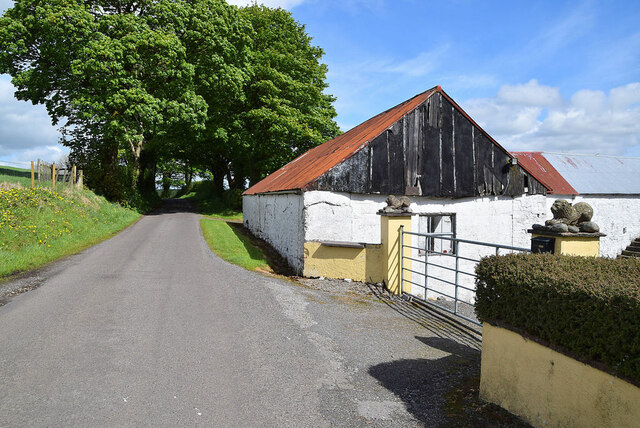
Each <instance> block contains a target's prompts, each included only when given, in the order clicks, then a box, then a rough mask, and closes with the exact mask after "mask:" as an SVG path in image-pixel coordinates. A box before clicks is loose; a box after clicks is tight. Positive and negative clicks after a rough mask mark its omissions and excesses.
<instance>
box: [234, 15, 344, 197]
mask: <svg viewBox="0 0 640 428" xmlns="http://www.w3.org/2000/svg"><path fill="white" fill-rule="evenodd" d="M241 12H242V16H243V17H245V18H246V19H247V20H248V21H249V22H250V23H251V26H252V27H253V30H254V35H253V40H252V41H253V44H252V50H251V52H252V56H251V68H250V72H251V77H250V80H249V82H248V84H247V86H246V88H245V94H246V100H245V104H244V106H243V111H242V112H241V114H240V115H239V117H240V119H241V125H242V126H241V127H240V129H239V130H238V132H237V134H236V135H235V137H236V139H235V140H234V141H233V147H234V150H233V156H232V159H231V162H232V164H233V165H232V169H233V172H234V173H235V175H236V177H235V182H236V184H238V185H242V184H244V178H248V179H249V181H250V182H251V183H255V182H257V181H259V180H261V179H262V178H264V177H265V176H266V175H267V174H269V173H271V172H273V171H274V170H276V169H278V168H280V167H281V166H282V165H283V164H285V163H287V162H289V161H291V160H292V159H293V158H295V157H296V156H298V155H300V154H302V153H304V152H305V151H307V150H308V149H310V148H312V147H314V146H316V145H318V144H321V143H323V142H325V141H327V140H328V139H330V138H333V137H335V136H336V135H337V134H338V133H339V128H338V126H337V125H336V123H335V121H334V120H333V118H334V117H335V116H336V111H335V109H334V108H333V105H332V103H333V101H334V100H335V98H334V97H333V96H331V95H328V94H326V93H325V92H324V91H325V89H326V88H327V84H326V82H325V80H326V74H327V66H326V65H325V64H323V63H322V62H321V59H322V56H323V54H324V52H323V50H322V49H321V48H319V47H317V46H314V45H313V44H312V41H311V37H309V35H308V34H307V33H306V31H305V27H304V25H301V24H300V23H298V22H296V21H295V19H294V18H293V17H292V16H291V14H290V13H289V12H287V11H286V10H283V9H270V8H267V7H265V6H258V5H253V6H249V7H246V8H243V9H242V10H241Z"/></svg>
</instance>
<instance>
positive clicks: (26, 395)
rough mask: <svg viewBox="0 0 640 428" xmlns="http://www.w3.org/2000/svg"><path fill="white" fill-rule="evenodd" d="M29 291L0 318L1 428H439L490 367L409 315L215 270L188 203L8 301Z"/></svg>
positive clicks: (428, 322)
mask: <svg viewBox="0 0 640 428" xmlns="http://www.w3.org/2000/svg"><path fill="white" fill-rule="evenodd" d="M33 284H41V286H40V287H38V288H37V289H35V290H33V291H30V292H28V293H24V294H21V295H19V296H16V297H14V298H12V299H11V300H9V301H8V303H7V304H6V305H5V306H3V307H0V426H195V425H198V426H296V427H302V426H313V427H317V426H422V425H427V426H438V425H441V424H444V423H451V419H450V418H451V414H450V412H449V411H448V410H447V408H448V407H447V405H448V400H451V393H452V391H454V390H455V389H456V387H457V385H459V384H461V383H464V382H467V380H468V378H470V377H474V376H477V371H478V366H479V363H478V361H479V351H478V349H479V341H478V339H477V337H473V335H467V334H461V333H460V331H459V330H458V329H456V328H454V329H449V330H447V327H446V326H445V327H444V329H443V328H441V327H442V326H440V324H439V319H438V318H432V317H431V316H430V315H428V314H427V315H425V314H424V313H421V311H416V310H415V309H412V308H410V307H408V306H407V307H404V306H403V305H402V303H399V302H394V301H388V300H384V299H380V298H376V297H375V296H372V295H366V293H364V294H363V293H361V294H358V293H349V292H346V293H345V292H344V290H342V291H340V290H317V289H314V288H311V287H308V286H304V285H301V284H295V283H292V282H289V281H285V280H281V279H276V278H270V277H266V276H262V275H259V274H257V273H253V272H248V271H246V270H244V269H242V268H239V267H237V266H234V265H231V264H229V263H227V262H225V261H223V260H221V259H219V258H218V257H217V256H215V255H214V254H213V253H212V252H211V251H210V250H209V248H208V247H207V245H206V243H205V241H204V239H203V238H202V235H201V232H200V227H199V215H197V214H196V213H194V212H190V211H189V208H188V205H185V204H184V203H183V202H180V201H170V202H168V203H167V204H166V205H165V207H164V209H163V210H161V211H159V212H158V213H156V214H155V215H148V216H145V217H143V218H142V219H141V220H140V221H139V222H137V223H136V224H134V225H133V226H132V227H130V228H128V229H127V230H125V231H124V232H122V233H120V234H119V235H117V236H116V237H114V238H112V239H110V240H108V241H105V242H103V243H102V244H99V245H97V246H95V247H92V248H90V249H89V250H86V251H84V252H83V253H81V254H78V255H76V256H73V257H70V258H67V259H65V260H63V261H61V262H58V263H55V264H53V265H51V266H49V267H48V268H45V269H43V270H41V271H39V272H36V273H35V274H31V275H27V276H26V277H24V278H22V279H19V280H16V281H14V282H12V283H8V284H4V285H3V286H2V288H3V289H7V288H11V287H13V288H16V287H20V286H27V287H29V286H33ZM327 284H330V283H327ZM338 285H339V284H338ZM351 286H353V284H349V285H345V287H351ZM346 290H347V291H348V289H346ZM447 397H449V398H447ZM453 422H454V423H455V420H454V421H453Z"/></svg>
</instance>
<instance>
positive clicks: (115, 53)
mask: <svg viewBox="0 0 640 428" xmlns="http://www.w3.org/2000/svg"><path fill="white" fill-rule="evenodd" d="M322 55H323V51H322V49H320V48H319V47H316V46H313V45H312V41H311V38H310V37H309V35H308V34H307V33H306V32H305V28H304V26H303V25H301V24H300V23H298V22H296V21H295V20H294V19H293V17H292V16H291V14H290V13H289V12H287V11H285V10H282V9H270V8H267V7H264V6H257V5H254V6H249V7H246V8H242V9H238V8H236V7H235V6H230V5H228V4H227V3H226V2H225V1H223V0H198V1H190V0H142V1H118V0H101V1H94V0H87V1H80V0H47V1H44V0H17V1H16V2H15V4H14V6H13V7H12V8H11V9H9V10H8V11H7V12H6V13H5V14H4V15H3V16H2V17H1V18H0V72H2V73H9V74H10V75H11V76H12V82H13V84H14V86H15V87H16V97H17V98H18V99H22V100H29V101H31V102H33V103H34V104H44V105H45V106H46V108H47V111H48V113H49V115H50V117H51V120H52V122H53V123H54V124H60V125H61V129H62V131H63V135H64V137H63V141H62V143H63V144H65V145H67V146H68V147H70V148H71V158H72V159H73V160H75V161H76V162H77V163H78V164H79V165H80V166H82V167H83V168H84V170H85V176H86V179H87V183H88V184H89V185H90V186H92V187H94V188H95V189H96V190H98V191H100V192H102V193H104V194H105V195H107V196H108V197H110V198H112V199H120V200H126V199H130V198H131V197H132V196H133V195H135V194H136V192H139V191H140V190H145V189H147V190H153V189H155V176H156V172H158V171H159V170H158V168H159V167H160V169H161V170H162V172H163V174H165V175H166V174H167V173H169V175H171V174H172V173H175V172H176V171H168V170H167V168H168V169H178V170H179V171H177V172H179V173H181V174H184V176H185V180H186V181H190V180H191V177H193V175H194V173H196V172H198V173H199V174H200V175H208V176H210V177H211V178H212V179H213V181H214V183H215V184H216V187H217V188H218V190H222V186H223V183H224V181H225V180H226V182H227V184H228V185H229V186H231V187H235V188H243V187H244V186H245V184H246V183H247V182H251V183H254V182H256V181H258V180H260V179H262V178H263V177H264V176H266V175H267V174H269V173H271V172H273V171H274V170H275V169H277V168H279V167H280V166H282V165H283V164H284V163H286V162H288V161H290V160H291V159H293V158H294V157H296V156H298V155H300V154H301V153H303V152H304V151H306V150H308V149H309V148H311V147H313V146H315V145H317V144H320V143H322V142H324V141H326V140H327V139H329V138H332V137H333V136H335V135H337V133H338V132H339V130H338V127H337V125H336V124H335V122H334V120H333V118H334V117H335V116H336V112H335V110H334V108H333V106H332V102H333V101H334V98H333V97H332V96H330V95H328V94H326V93H325V92H324V91H325V89H326V87H327V85H326V83H325V79H326V72H327V68H326V65H324V64H322V63H321V58H322ZM187 177H188V178H187Z"/></svg>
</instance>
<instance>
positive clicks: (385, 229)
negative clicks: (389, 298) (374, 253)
mask: <svg viewBox="0 0 640 428" xmlns="http://www.w3.org/2000/svg"><path fill="white" fill-rule="evenodd" d="M378 214H380V232H381V233H380V235H381V238H382V263H383V271H384V283H385V286H386V287H387V290H389V292H391V293H393V294H400V293H402V291H403V286H402V284H401V276H402V272H401V271H402V266H401V264H400V262H401V257H400V252H401V251H402V248H401V242H400V240H401V234H400V231H401V230H402V229H404V231H405V232H411V215H412V214H411V213H410V212H402V213H389V212H380V213H378ZM408 244H410V241H409V237H408V236H406V235H405V245H408ZM404 256H405V257H410V256H411V249H410V248H405V249H404ZM404 267H406V268H411V261H410V260H405V263H404ZM404 291H406V292H410V291H411V289H410V286H409V285H406V284H405V285H404Z"/></svg>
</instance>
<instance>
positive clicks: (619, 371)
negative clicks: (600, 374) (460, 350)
mask: <svg viewBox="0 0 640 428" xmlns="http://www.w3.org/2000/svg"><path fill="white" fill-rule="evenodd" d="M476 273H477V274H478V281H477V295H476V313H477V315H478V318H479V319H480V320H482V321H484V322H489V323H491V324H496V325H500V326H503V327H506V328H512V329H514V330H516V331H520V332H523V333H526V334H529V335H531V336H534V337H537V338H539V339H542V341H544V342H547V343H549V344H550V345H551V346H553V347H558V348H560V349H561V350H565V351H568V352H569V353H570V354H572V355H574V356H576V357H577V358H579V359H582V360H585V361H590V362H596V363H602V364H604V365H605V366H606V368H607V369H608V371H610V372H611V373H613V374H616V375H619V376H622V377H627V378H629V379H631V380H632V381H634V382H635V383H640V261H639V260H634V259H606V258H591V257H572V256H557V255H552V254H510V255H506V256H493V257H488V258H484V259H482V260H481V261H480V263H479V264H478V266H477V268H476Z"/></svg>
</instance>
